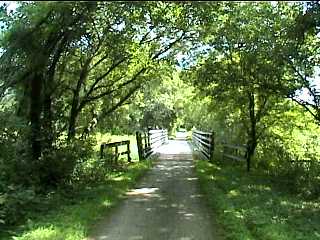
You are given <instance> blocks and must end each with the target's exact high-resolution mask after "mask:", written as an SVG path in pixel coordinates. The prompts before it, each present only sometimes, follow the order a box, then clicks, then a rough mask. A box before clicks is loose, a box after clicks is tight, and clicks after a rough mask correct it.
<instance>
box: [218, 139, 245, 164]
mask: <svg viewBox="0 0 320 240" xmlns="http://www.w3.org/2000/svg"><path fill="white" fill-rule="evenodd" d="M222 146H223V154H222V157H223V158H230V159H233V160H236V161H246V155H247V150H248V147H247V145H236V144H226V143H224V144H222Z"/></svg>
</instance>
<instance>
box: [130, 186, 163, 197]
mask: <svg viewBox="0 0 320 240" xmlns="http://www.w3.org/2000/svg"><path fill="white" fill-rule="evenodd" d="M158 190H159V188H137V189H133V190H131V191H129V192H127V193H126V195H127V196H143V197H158V196H160V195H159V194H156V193H155V192H156V191H158Z"/></svg>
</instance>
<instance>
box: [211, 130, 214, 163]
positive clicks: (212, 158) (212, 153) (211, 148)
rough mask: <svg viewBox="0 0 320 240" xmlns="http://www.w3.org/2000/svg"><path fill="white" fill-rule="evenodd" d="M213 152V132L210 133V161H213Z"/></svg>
mask: <svg viewBox="0 0 320 240" xmlns="http://www.w3.org/2000/svg"><path fill="white" fill-rule="evenodd" d="M213 153H214V132H212V133H211V143H210V161H213Z"/></svg>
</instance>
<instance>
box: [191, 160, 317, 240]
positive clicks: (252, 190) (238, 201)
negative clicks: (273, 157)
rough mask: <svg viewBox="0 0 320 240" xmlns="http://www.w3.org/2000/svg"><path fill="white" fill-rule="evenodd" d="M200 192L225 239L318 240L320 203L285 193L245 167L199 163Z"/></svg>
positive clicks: (278, 182) (275, 181)
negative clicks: (224, 233)
mask: <svg viewBox="0 0 320 240" xmlns="http://www.w3.org/2000/svg"><path fill="white" fill-rule="evenodd" d="M196 168H197V173H198V175H199V178H200V182H201V188H202V190H203V191H204V193H205V194H206V196H207V198H208V201H209V204H210V206H211V207H212V208H213V211H214V212H215V213H216V215H217V217H218V221H219V222H220V223H221V224H222V225H223V226H224V229H225V232H226V234H227V239H233V240H236V239H261V240H267V239H268V240H272V239H277V240H278V239H317V238H318V237H319V228H318V225H319V222H320V219H319V215H318V214H317V212H318V211H319V207H320V206H319V203H318V201H317V200H313V201H308V200H305V199H303V198H301V197H298V196H297V195H296V194H295V193H290V192H288V190H289V189H288V186H290V185H291V181H290V179H287V181H283V179H281V178H280V179H279V178H276V177H274V178H270V177H269V176H268V175H261V174H258V173H257V172H255V173H251V174H246V173H245V171H244V166H241V167H239V166H236V165H232V166H231V165H229V164H222V165H216V164H210V163H207V162H205V161H198V162H197V164H196Z"/></svg>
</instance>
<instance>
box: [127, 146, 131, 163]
mask: <svg viewBox="0 0 320 240" xmlns="http://www.w3.org/2000/svg"><path fill="white" fill-rule="evenodd" d="M127 153H128V162H131V157H130V141H128V142H127Z"/></svg>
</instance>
